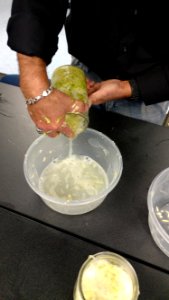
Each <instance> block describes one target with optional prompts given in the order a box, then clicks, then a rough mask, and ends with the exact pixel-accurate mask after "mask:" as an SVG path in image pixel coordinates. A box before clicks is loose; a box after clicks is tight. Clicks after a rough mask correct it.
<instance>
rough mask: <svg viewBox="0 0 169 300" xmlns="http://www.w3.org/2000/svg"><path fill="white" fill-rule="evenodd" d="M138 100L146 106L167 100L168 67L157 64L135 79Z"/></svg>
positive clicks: (168, 86)
mask: <svg viewBox="0 0 169 300" xmlns="http://www.w3.org/2000/svg"><path fill="white" fill-rule="evenodd" d="M135 81H136V83H137V89H138V93H139V98H140V99H141V100H143V101H144V103H145V104H146V105H150V104H155V103H158V102H163V101H166V100H169V66H167V64H166V65H163V64H159V65H157V66H154V67H153V68H151V69H150V70H148V71H145V72H144V73H143V74H140V75H139V76H136V77H135Z"/></svg>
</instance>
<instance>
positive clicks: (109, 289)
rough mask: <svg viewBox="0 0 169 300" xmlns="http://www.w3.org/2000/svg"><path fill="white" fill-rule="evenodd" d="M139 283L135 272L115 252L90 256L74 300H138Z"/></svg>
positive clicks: (77, 283)
mask: <svg viewBox="0 0 169 300" xmlns="http://www.w3.org/2000/svg"><path fill="white" fill-rule="evenodd" d="M138 296H139V283H138V278H137V274H136V272H135V270H134V269H133V267H132V266H131V264H130V263H129V262H128V261H127V260H126V259H124V258H123V257H122V256H120V255H117V254H115V253H112V252H100V253H96V254H94V255H90V256H89V257H88V258H87V260H86V261H85V262H84V264H83V265H82V267H81V269H80V271H79V274H78V277H77V280H76V284H75V288H74V295H73V299H74V300H112V299H113V300H137V299H138Z"/></svg>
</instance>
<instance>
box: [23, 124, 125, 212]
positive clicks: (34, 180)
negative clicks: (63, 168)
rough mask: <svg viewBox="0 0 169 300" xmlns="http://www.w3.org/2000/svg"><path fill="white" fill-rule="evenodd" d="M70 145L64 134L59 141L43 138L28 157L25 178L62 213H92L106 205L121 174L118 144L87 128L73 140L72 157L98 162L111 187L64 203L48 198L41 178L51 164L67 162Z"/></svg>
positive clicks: (58, 138)
mask: <svg viewBox="0 0 169 300" xmlns="http://www.w3.org/2000/svg"><path fill="white" fill-rule="evenodd" d="M69 145H70V141H69V139H68V138H67V137H65V136H64V135H59V136H58V137H57V138H49V137H47V136H46V135H43V136H40V137H39V138H37V139H36V140H35V141H34V142H33V143H32V145H31V146H30V147H29V149H28V150H27V152H26V154H25V158H24V175H25V178H26V180H27V183H28V184H29V186H30V187H31V189H32V190H33V191H34V192H35V193H36V194H38V195H39V196H40V197H41V198H42V200H43V201H44V202H45V203H46V205H48V206H49V207H50V208H52V209H53V210H55V211H57V212H60V213H63V214H68V215H77V214H83V213H86V212H89V211H91V210H93V209H95V208H96V207H97V206H99V205H100V204H101V203H102V202H103V200H104V199H105V198H106V196H107V194H108V193H109V192H110V191H112V190H113V189H114V188H115V186H116V185H117V183H118V181H119V179H120V177H121V174H122V169H123V163H122V157H121V154H120V151H119V149H118V147H117V146H116V144H115V143H114V142H113V141H112V140H111V139H109V138H108V137H107V136H105V135H104V134H103V133H101V132H98V131H96V130H93V129H89V128H88V129H86V131H84V132H83V133H81V134H80V135H79V136H78V137H77V138H76V139H74V140H73V142H72V151H73V154H76V155H85V156H89V157H91V158H92V159H93V160H95V161H96V162H97V163H99V164H100V165H101V166H102V168H103V169H104V171H105V172H106V174H107V177H108V186H107V187H106V188H105V189H104V190H102V191H101V192H99V193H98V194H97V195H95V196H92V197H88V198H87V199H83V200H81V199H78V200H71V201H64V200H63V199H60V198H58V197H52V196H49V195H46V194H45V193H43V192H42V191H41V190H40V189H39V178H40V175H41V173H42V171H43V170H44V168H45V167H46V166H47V165H49V163H50V162H52V161H53V160H55V159H56V158H59V159H64V158H66V157H67V156H68V155H69V151H70V147H69Z"/></svg>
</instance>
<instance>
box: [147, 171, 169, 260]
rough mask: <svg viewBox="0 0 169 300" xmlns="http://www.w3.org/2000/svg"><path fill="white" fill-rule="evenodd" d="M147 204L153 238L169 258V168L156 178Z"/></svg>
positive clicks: (149, 192) (150, 189)
mask: <svg viewBox="0 0 169 300" xmlns="http://www.w3.org/2000/svg"><path fill="white" fill-rule="evenodd" d="M147 202H148V210H149V217H148V221H149V227H150V231H151V234H152V237H153V239H154V241H155V243H156V244H157V246H158V247H159V248H160V249H161V250H162V251H163V252H164V253H165V254H166V255H167V256H169V168H167V169H165V170H163V171H162V172H160V173H159V174H158V175H157V176H156V177H155V178H154V180H153V182H152V184H151V186H150V188H149V191H148V200H147Z"/></svg>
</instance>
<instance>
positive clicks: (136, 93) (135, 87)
mask: <svg viewBox="0 0 169 300" xmlns="http://www.w3.org/2000/svg"><path fill="white" fill-rule="evenodd" d="M129 84H130V86H131V97H130V98H129V99H128V100H138V99H139V98H140V95H139V90H138V85H137V82H136V80H134V79H130V80H129Z"/></svg>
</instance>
